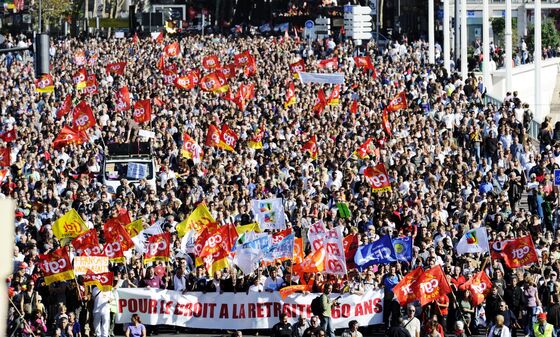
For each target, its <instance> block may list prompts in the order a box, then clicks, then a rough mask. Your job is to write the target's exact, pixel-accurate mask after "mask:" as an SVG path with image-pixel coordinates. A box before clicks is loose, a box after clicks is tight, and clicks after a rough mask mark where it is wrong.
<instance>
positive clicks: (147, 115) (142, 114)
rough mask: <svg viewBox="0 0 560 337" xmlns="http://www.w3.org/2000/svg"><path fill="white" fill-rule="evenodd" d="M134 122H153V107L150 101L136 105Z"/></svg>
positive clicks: (139, 102) (142, 101)
mask: <svg viewBox="0 0 560 337" xmlns="http://www.w3.org/2000/svg"><path fill="white" fill-rule="evenodd" d="M133 115H134V121H135V122H136V123H147V122H150V121H151V120H152V105H151V104H150V100H149V99H144V100H140V101H137V102H136V103H134V113H133Z"/></svg>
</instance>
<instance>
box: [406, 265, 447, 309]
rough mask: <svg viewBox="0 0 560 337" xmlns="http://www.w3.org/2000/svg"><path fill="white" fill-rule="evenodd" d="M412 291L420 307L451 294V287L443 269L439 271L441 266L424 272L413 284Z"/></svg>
mask: <svg viewBox="0 0 560 337" xmlns="http://www.w3.org/2000/svg"><path fill="white" fill-rule="evenodd" d="M412 289H413V291H414V293H415V294H416V297H417V298H418V299H419V300H420V305H422V306H424V305H426V304H428V303H431V302H433V301H435V300H436V299H438V298H439V297H440V296H443V295H446V294H449V293H450V292H451V287H450V286H449V283H448V282H447V278H446V277H445V274H444V272H443V269H441V265H436V266H434V267H432V268H430V269H428V270H426V271H424V272H423V273H422V275H420V277H419V278H418V280H417V281H416V283H415V284H413V286H412Z"/></svg>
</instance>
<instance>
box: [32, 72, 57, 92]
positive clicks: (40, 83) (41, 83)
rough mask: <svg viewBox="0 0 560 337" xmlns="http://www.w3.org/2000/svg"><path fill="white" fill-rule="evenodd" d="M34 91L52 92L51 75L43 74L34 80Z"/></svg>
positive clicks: (52, 81)
mask: <svg viewBox="0 0 560 337" xmlns="http://www.w3.org/2000/svg"><path fill="white" fill-rule="evenodd" d="M35 91H37V92H41V93H50V92H54V80H53V78H52V75H51V74H43V75H41V76H40V77H39V78H36V79H35Z"/></svg>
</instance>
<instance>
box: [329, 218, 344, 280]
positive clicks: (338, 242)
mask: <svg viewBox="0 0 560 337" xmlns="http://www.w3.org/2000/svg"><path fill="white" fill-rule="evenodd" d="M343 231H344V226H342V225H340V226H338V227H335V228H333V229H331V230H329V231H328V232H327V234H326V239H325V248H326V255H325V268H326V270H325V271H326V272H327V274H332V275H346V274H347V273H348V271H347V270H346V257H345V255H344V244H343V243H342V240H343V238H344V234H343V233H342V232H343Z"/></svg>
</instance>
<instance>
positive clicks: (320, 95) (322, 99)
mask: <svg viewBox="0 0 560 337" xmlns="http://www.w3.org/2000/svg"><path fill="white" fill-rule="evenodd" d="M326 106H327V97H326V96H325V91H323V89H319V91H318V92H317V98H315V103H314V104H313V111H314V112H316V113H318V114H319V113H321V112H323V110H325V107H326Z"/></svg>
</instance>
